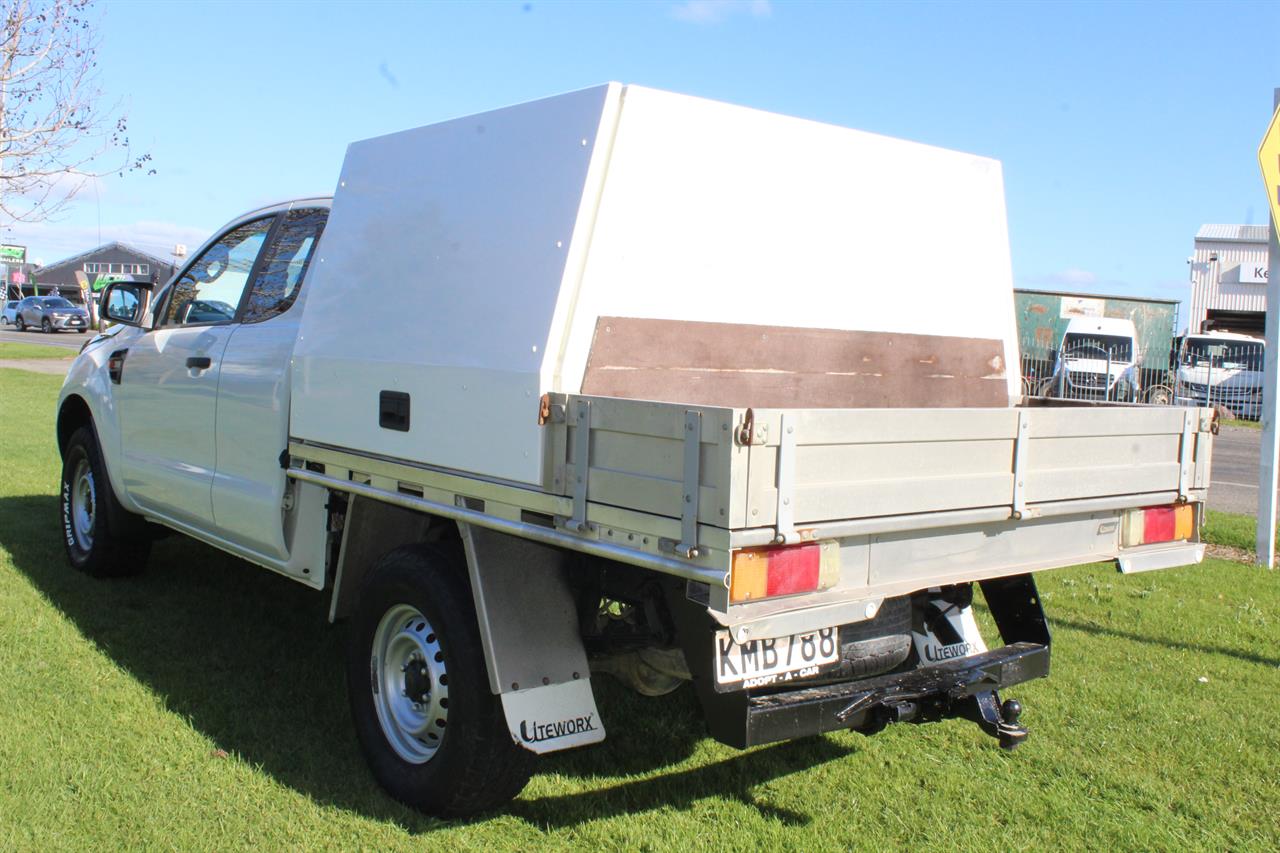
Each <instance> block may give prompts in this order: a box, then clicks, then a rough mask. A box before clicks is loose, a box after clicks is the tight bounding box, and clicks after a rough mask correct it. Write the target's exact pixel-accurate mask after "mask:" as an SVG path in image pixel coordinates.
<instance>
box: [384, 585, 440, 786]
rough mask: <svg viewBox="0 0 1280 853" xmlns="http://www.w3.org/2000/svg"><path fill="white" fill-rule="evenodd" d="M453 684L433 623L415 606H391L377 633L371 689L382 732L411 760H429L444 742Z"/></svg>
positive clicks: (419, 762) (415, 761)
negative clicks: (450, 681)
mask: <svg viewBox="0 0 1280 853" xmlns="http://www.w3.org/2000/svg"><path fill="white" fill-rule="evenodd" d="M448 683H449V676H448V672H447V670H446V668H445V662H444V653H443V651H442V650H441V647H440V638H439V637H438V636H437V635H436V632H435V628H433V627H432V625H431V622H430V621H429V620H428V619H427V617H425V616H423V615H422V612H421V611H420V610H418V608H416V607H414V606H412V605H409V604H397V605H395V606H393V607H391V608H389V609H388V610H387V612H386V613H385V614H383V616H382V619H381V621H379V622H378V628H377V630H376V631H375V632H374V635H373V650H372V652H371V657H370V688H371V689H372V691H373V706H374V708H375V709H376V710H377V713H378V724H379V725H381V726H382V734H383V736H385V737H386V739H387V743H388V744H390V746H391V748H392V749H393V750H395V753H396V755H398V756H400V758H402V759H404V760H405V761H407V762H409V763H410V764H426V763H427V762H428V761H430V760H431V759H432V758H434V757H435V754H436V752H437V751H438V750H439V749H440V745H441V744H442V743H444V734H445V724H446V723H447V721H448V719H449V687H448Z"/></svg>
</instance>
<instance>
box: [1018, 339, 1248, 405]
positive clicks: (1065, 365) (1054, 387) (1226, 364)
mask: <svg viewBox="0 0 1280 853" xmlns="http://www.w3.org/2000/svg"><path fill="white" fill-rule="evenodd" d="M1263 348H1264V345H1263V343H1262V341H1258V340H1254V339H1244V338H1220V337H1212V336H1189V337H1186V338H1181V339H1175V340H1174V346H1173V348H1172V349H1171V350H1170V351H1168V352H1159V353H1153V352H1140V353H1139V352H1135V351H1134V346H1133V341H1132V339H1130V338H1127V337H1123V336H1115V335H1092V336H1075V337H1074V338H1073V339H1072V340H1069V341H1068V342H1067V345H1066V346H1065V347H1063V349H1062V350H1057V349H1048V348H1045V347H1044V346H1043V345H1042V344H1039V343H1037V342H1036V341H1034V340H1024V341H1022V347H1021V350H1022V364H1021V369H1022V393H1023V394H1024V395H1026V396H1028V397H1052V398H1055V399H1065V400H1108V401H1113V402H1125V403H1151V404H1155V405H1165V406H1167V405H1182V406H1192V405H1197V406H1213V407H1220V408H1222V409H1225V410H1226V411H1228V412H1230V413H1231V414H1232V415H1233V416H1235V417H1237V418H1248V419H1252V420H1256V419H1257V418H1258V417H1260V415H1261V411H1262V375H1263V374H1262V356H1263Z"/></svg>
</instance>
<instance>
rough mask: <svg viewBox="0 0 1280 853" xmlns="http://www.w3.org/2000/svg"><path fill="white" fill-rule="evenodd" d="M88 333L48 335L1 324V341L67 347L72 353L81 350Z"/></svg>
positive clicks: (56, 333)
mask: <svg viewBox="0 0 1280 853" xmlns="http://www.w3.org/2000/svg"><path fill="white" fill-rule="evenodd" d="M88 334H89V333H88V332H85V333H84V334H83V335H79V334H76V333H75V332H55V333H53V334H51V335H46V334H45V333H44V332H19V331H17V330H16V329H14V328H13V326H0V342H4V343H14V344H44V345H45V346H51V347H66V348H67V349H69V350H71V353H70V355H75V354H76V353H77V352H79V351H80V345H81V344H83V343H84V342H85V339H86V336H87V335H88Z"/></svg>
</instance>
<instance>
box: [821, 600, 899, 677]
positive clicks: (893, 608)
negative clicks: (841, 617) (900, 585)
mask: <svg viewBox="0 0 1280 853" xmlns="http://www.w3.org/2000/svg"><path fill="white" fill-rule="evenodd" d="M910 654H911V596H909V595H904V596H901V597H899V598H888V599H885V602H884V604H882V605H881V606H880V611H879V612H878V613H876V615H875V617H874V618H871V619H868V620H866V621H865V622H853V623H851V624H848V625H841V626H840V667H839V669H838V670H837V671H836V672H835V673H831V674H834V675H838V676H839V677H841V678H869V677H870V676H873V675H880V674H881V673H884V672H888V671H889V670H891V669H893V668H894V667H897V666H899V665H900V664H901V663H902V662H903V661H905V660H906V659H907V656H908V655H910ZM831 674H828V675H831Z"/></svg>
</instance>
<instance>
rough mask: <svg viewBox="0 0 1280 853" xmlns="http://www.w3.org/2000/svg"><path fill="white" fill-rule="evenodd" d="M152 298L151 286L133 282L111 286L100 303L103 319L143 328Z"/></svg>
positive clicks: (121, 282)
mask: <svg viewBox="0 0 1280 853" xmlns="http://www.w3.org/2000/svg"><path fill="white" fill-rule="evenodd" d="M150 297H151V287H150V285H145V284H140V283H138V282H132V281H117V282H115V283H114V284H109V285H107V289H106V290H104V291H102V298H101V299H100V300H99V301H98V304H99V305H101V306H102V319H104V320H106V321H108V322H111V323H123V324H124V325H126V326H141V325H142V317H143V315H145V314H146V311H147V302H148V300H149V299H150Z"/></svg>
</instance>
